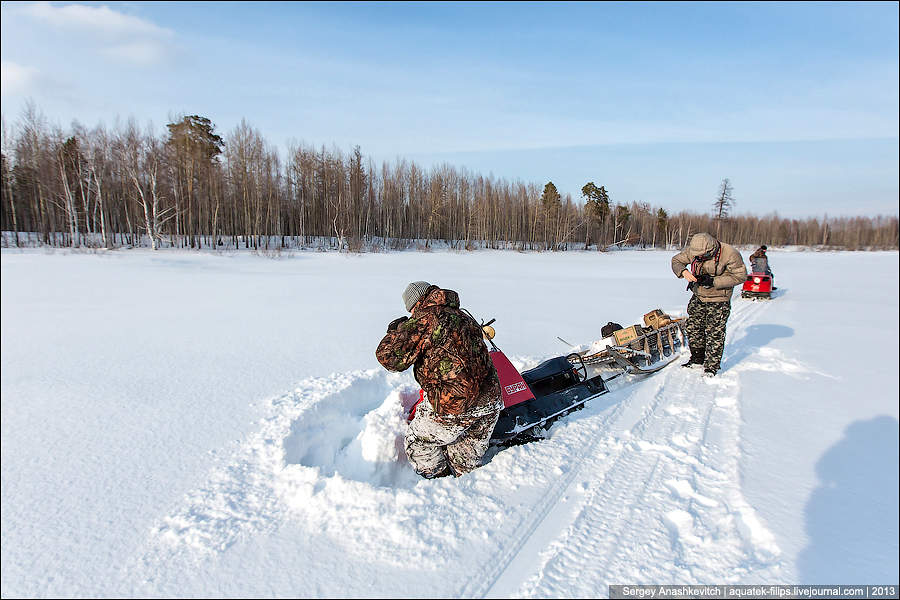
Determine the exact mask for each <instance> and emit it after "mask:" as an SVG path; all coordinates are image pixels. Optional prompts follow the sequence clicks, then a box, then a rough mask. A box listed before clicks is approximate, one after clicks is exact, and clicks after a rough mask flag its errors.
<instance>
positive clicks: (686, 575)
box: [459, 303, 779, 597]
mask: <svg viewBox="0 0 900 600" xmlns="http://www.w3.org/2000/svg"><path fill="white" fill-rule="evenodd" d="M766 308H767V306H766V305H761V304H759V303H752V304H749V305H738V306H736V307H735V309H734V311H733V313H732V319H730V321H729V332H728V336H729V342H731V341H732V340H734V339H736V338H740V337H741V336H742V335H743V334H744V332H745V330H746V328H747V326H748V325H749V324H750V323H752V322H754V321H755V320H756V319H757V318H758V316H759V315H760V313H761V312H762V311H764V310H765V309H766ZM726 355H728V347H727V346H726ZM623 395H625V397H624V398H623V397H622V396H623ZM739 396H740V385H739V380H738V376H737V374H736V373H732V374H728V372H727V371H724V372H722V373H721V374H720V376H719V377H717V378H716V379H715V380H706V379H702V378H700V377H699V373H698V372H695V371H693V370H690V371H688V370H686V369H672V370H669V371H666V372H664V373H663V374H661V375H658V376H657V377H655V378H652V379H648V380H646V381H644V382H640V383H639V384H638V385H636V386H627V387H624V388H621V389H619V390H616V391H614V392H612V393H611V394H610V395H609V396H607V398H609V399H610V400H611V401H613V402H615V404H614V408H613V409H612V410H611V411H610V412H609V413H608V414H607V415H605V416H604V417H603V418H602V420H601V422H600V423H599V424H597V425H594V427H593V431H592V432H591V434H590V435H591V437H590V438H589V440H586V442H587V443H585V445H584V446H583V448H584V449H583V451H582V452H579V454H578V455H577V457H573V460H572V463H571V468H570V469H569V470H568V471H567V472H566V473H564V474H563V475H561V476H560V477H559V478H557V479H556V480H555V481H554V482H553V483H552V484H551V485H550V486H549V487H548V489H547V491H546V493H545V494H544V496H543V497H542V498H541V500H540V501H539V503H538V504H536V505H534V506H533V508H532V510H531V511H530V512H529V514H528V516H527V517H526V518H525V519H524V521H523V525H522V526H520V527H517V528H516V534H515V535H513V536H511V537H510V539H509V540H508V541H506V542H504V543H503V545H502V546H501V551H500V553H498V554H497V555H495V556H494V557H493V558H492V560H491V561H489V563H488V564H487V566H485V567H484V568H483V569H482V570H481V571H480V572H479V573H477V575H476V576H475V577H473V578H471V579H470V580H469V581H468V582H467V583H466V584H465V585H464V586H463V588H462V589H461V592H460V594H459V595H460V596H465V597H485V596H511V595H515V596H526V597H534V596H538V597H548V596H557V595H560V594H564V595H571V594H574V595H575V596H582V597H594V596H598V595H599V596H603V595H605V594H608V589H607V588H605V586H606V585H608V584H610V583H634V582H637V581H648V580H653V581H659V582H661V583H664V582H679V581H682V582H683V581H693V580H694V579H696V578H695V577H694V576H693V573H694V572H702V571H704V570H708V569H710V568H712V570H713V572H715V573H716V574H717V575H716V576H717V577H720V579H718V581H736V580H738V578H740V577H741V576H742V575H746V574H748V573H755V574H759V573H761V572H769V573H775V572H777V570H778V560H777V558H778V555H779V550H778V548H777V547H776V546H775V544H774V537H773V536H772V535H771V533H769V532H768V530H767V529H766V528H765V526H764V525H763V524H762V523H761V522H760V521H759V519H758V518H757V517H756V516H755V513H754V512H753V510H752V508H751V507H750V506H749V504H748V503H747V502H746V501H745V500H744V498H743V495H742V494H741V492H740V477H739V472H738V464H737V461H738V459H737V457H738V456H739V454H740V452H739V448H738V445H739V440H740V435H739V434H740V431H739V429H740V415H739ZM636 413H639V414H636ZM616 431H619V433H618V435H616V433H615V432H616ZM567 433H568V432H566V433H562V434H561V435H566V434H567ZM658 440H670V443H669V444H665V445H662V444H659V443H657V442H656V441H658ZM543 443H552V439H551V440H550V441H549V442H543ZM578 480H581V481H584V482H587V489H586V490H585V491H584V493H583V494H582V495H581V497H580V506H579V507H578V508H576V509H575V510H574V516H569V518H565V517H563V518H564V519H565V521H566V522H567V523H568V525H569V526H568V527H567V528H566V529H565V530H564V531H560V532H559V533H558V534H557V535H556V536H555V539H554V541H553V542H552V543H551V544H549V546H547V547H546V548H545V550H544V551H543V553H542V555H541V557H540V559H539V561H540V564H539V565H538V568H537V571H536V572H534V571H532V572H531V576H530V577H529V576H528V574H527V573H521V572H520V573H518V574H517V576H516V578H512V577H510V575H511V573H508V571H511V569H510V567H511V565H513V564H514V562H515V561H516V558H517V556H518V555H519V554H520V552H521V551H522V548H523V547H525V546H526V545H527V543H528V540H529V539H530V538H531V537H532V536H533V535H534V534H535V531H537V530H538V529H539V528H540V527H541V526H542V523H543V522H544V521H545V520H547V519H548V517H549V516H550V515H551V514H552V513H553V512H554V510H555V509H556V507H557V506H558V505H559V502H560V499H561V498H563V497H564V496H565V495H566V492H567V491H568V490H569V489H570V488H571V487H572V484H573V483H574V482H575V481H578ZM584 486H585V484H584V483H583V484H582V487H584ZM560 510H568V511H572V507H569V508H567V509H562V508H561V509H560ZM550 520H554V521H558V520H559V519H550ZM520 562H523V561H520ZM524 562H527V561H524ZM634 565H643V567H642V568H640V569H639V570H635V569H634ZM517 566H518V567H519V568H522V567H524V566H525V565H524V564H517ZM510 581H512V582H518V585H516V584H515V583H513V586H512V587H511V586H510ZM710 581H712V580H711V579H710Z"/></svg>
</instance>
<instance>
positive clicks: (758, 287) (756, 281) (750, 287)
mask: <svg viewBox="0 0 900 600" xmlns="http://www.w3.org/2000/svg"><path fill="white" fill-rule="evenodd" d="M741 298H751V299H754V300H755V299H762V300H770V299H771V298H772V277H771V275H766V274H765V273H763V272H753V273H750V274H749V275H747V280H746V281H745V282H744V287H743V288H742V289H741Z"/></svg>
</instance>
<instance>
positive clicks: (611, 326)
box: [600, 321, 622, 337]
mask: <svg viewBox="0 0 900 600" xmlns="http://www.w3.org/2000/svg"><path fill="white" fill-rule="evenodd" d="M620 329H622V326H621V325H619V324H618V323H613V322H612V321H610V322H609V323H607V324H606V325H604V326H603V327H601V328H600V337H609V336H611V335H612V334H613V333H614V332H616V331H618V330H620Z"/></svg>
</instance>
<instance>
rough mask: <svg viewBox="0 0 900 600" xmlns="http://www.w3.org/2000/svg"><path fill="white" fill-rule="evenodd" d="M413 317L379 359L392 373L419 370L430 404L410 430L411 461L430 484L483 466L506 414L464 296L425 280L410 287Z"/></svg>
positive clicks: (397, 327) (396, 330)
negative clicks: (499, 419)
mask: <svg viewBox="0 0 900 600" xmlns="http://www.w3.org/2000/svg"><path fill="white" fill-rule="evenodd" d="M403 303H404V304H405V305H406V310H408V311H409V312H410V313H411V314H410V316H409V317H400V318H399V319H395V320H394V321H391V323H390V325H388V330H387V335H385V336H384V339H382V340H381V343H380V344H378V349H377V350H375V356H376V357H377V358H378V362H380V363H381V364H382V365H383V366H384V368H386V369H388V370H389V371H405V370H406V369H408V368H409V367H410V366H412V365H414V369H413V373H414V375H415V377H416V381H418V382H419V385H421V386H422V389H423V391H424V394H423V401H422V402H420V403H419V405H418V407H417V408H416V413H415V417H414V418H413V420H412V421H411V422H410V424H409V429H408V430H407V432H406V440H405V446H406V455H407V456H408V457H409V462H410V463H411V464H412V466H413V468H414V469H415V470H416V472H417V473H418V474H419V475H421V476H422V477H425V478H427V479H432V478H435V477H443V476H445V475H454V476H455V477H459V476H460V475H462V474H464V473H468V472H469V471H471V470H473V469H475V468H477V467H479V466H480V465H481V459H482V457H483V456H484V453H485V452H486V451H487V448H488V443H489V442H490V439H491V433H493V431H494V426H495V425H496V424H497V417H499V416H500V410H501V409H502V408H503V400H502V399H501V396H500V380H499V379H498V378H497V371H496V370H495V369H494V363H493V362H492V361H491V357H490V355H489V354H488V349H487V346H486V345H485V343H484V340H483V339H482V335H483V334H482V329H481V326H480V325H479V324H478V323H476V322H475V320H474V319H473V318H472V317H470V316H469V315H468V314H466V313H465V312H463V311H462V310H460V308H459V295H458V294H457V293H456V292H454V291H453V290H444V289H441V288H439V287H438V286H436V285H431V284H429V283H427V282H425V281H415V282H413V283H410V284H409V285H408V286H407V287H406V290H405V291H404V292H403Z"/></svg>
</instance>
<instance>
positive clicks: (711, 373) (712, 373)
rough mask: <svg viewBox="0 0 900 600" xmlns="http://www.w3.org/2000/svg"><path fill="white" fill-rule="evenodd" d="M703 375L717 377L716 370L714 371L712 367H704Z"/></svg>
mask: <svg viewBox="0 0 900 600" xmlns="http://www.w3.org/2000/svg"><path fill="white" fill-rule="evenodd" d="M703 376H704V377H715V376H716V372H715V371H713V370H712V369H703Z"/></svg>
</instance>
